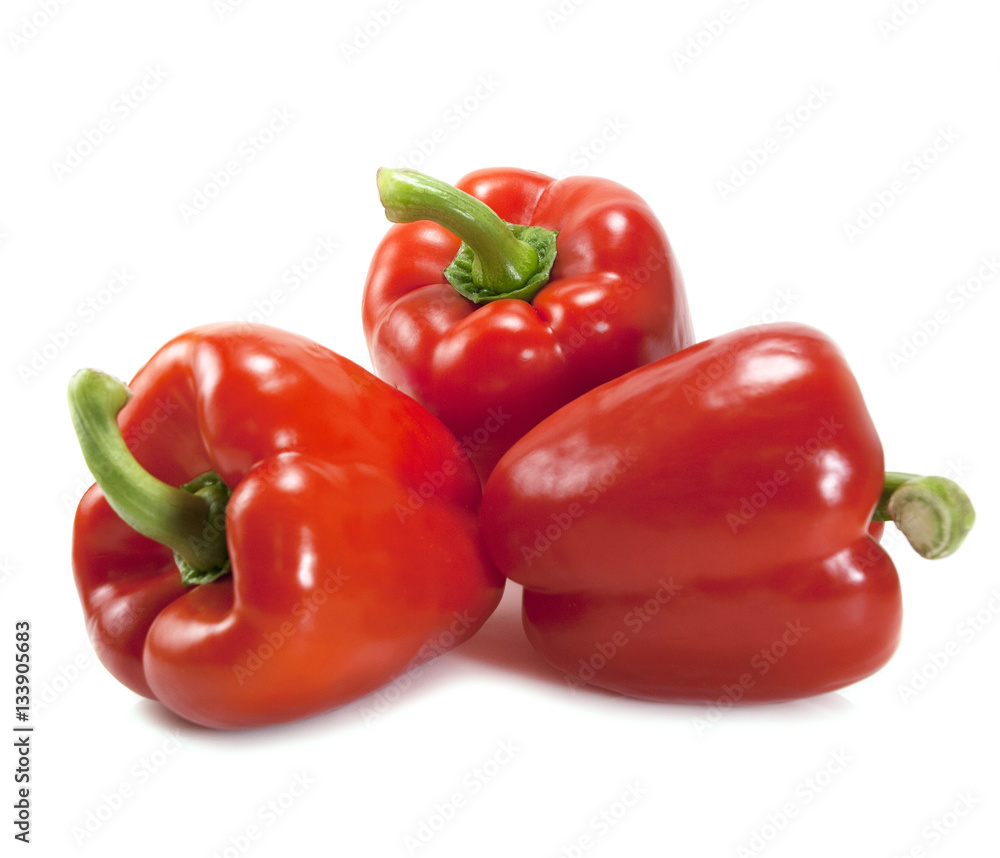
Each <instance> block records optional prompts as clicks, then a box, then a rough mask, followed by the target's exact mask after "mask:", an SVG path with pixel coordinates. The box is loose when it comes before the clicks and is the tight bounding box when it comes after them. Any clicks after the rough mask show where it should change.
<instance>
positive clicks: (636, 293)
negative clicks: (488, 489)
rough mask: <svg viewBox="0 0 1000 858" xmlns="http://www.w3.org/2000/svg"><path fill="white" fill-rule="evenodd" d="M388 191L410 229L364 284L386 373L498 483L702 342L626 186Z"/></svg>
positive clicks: (535, 176) (413, 180) (411, 186)
mask: <svg viewBox="0 0 1000 858" xmlns="http://www.w3.org/2000/svg"><path fill="white" fill-rule="evenodd" d="M378 187H379V193H380V196H381V200H382V203H383V205H384V206H385V210H386V216H387V217H388V218H389V220H391V221H395V222H396V223H397V224H398V225H397V226H394V227H392V228H390V230H389V232H388V234H387V235H386V236H385V238H384V239H383V240H382V242H381V244H379V246H378V249H377V250H376V252H375V256H374V259H373V260H372V263H371V267H370V269H369V272H368V278H367V282H366V284H365V291H364V304H363V321H364V330H365V337H366V339H367V342H368V350H369V352H370V354H371V358H372V363H373V365H374V367H375V371H376V372H377V373H378V375H379V376H381V377H382V378H384V379H385V380H386V381H388V382H390V383H391V384H393V385H394V386H396V387H398V388H399V389H400V390H403V391H405V392H406V393H408V394H410V395H411V396H413V397H414V398H415V399H417V401H419V402H421V403H423V404H424V405H425V406H426V407H427V408H428V409H429V410H430V411H431V412H432V413H434V414H435V415H436V416H437V417H439V418H440V419H441V421H442V422H443V423H444V424H445V425H446V426H448V428H450V429H451V430H452V432H454V433H455V435H456V436H458V437H459V439H461V444H462V449H463V450H464V451H465V452H466V454H467V455H468V456H469V457H470V458H471V459H472V461H473V463H474V464H475V466H476V468H477V469H478V471H479V473H480V475H481V476H482V478H483V479H484V480H485V478H486V476H487V475H488V474H489V472H490V471H491V470H492V468H493V466H494V464H495V463H496V462H497V460H498V459H499V458H500V456H501V455H502V454H503V452H504V451H505V450H507V448H508V447H509V446H510V445H511V444H512V443H513V442H514V441H516V440H517V439H518V438H520V437H521V436H522V435H523V434H524V433H525V432H526V431H527V430H528V429H530V428H531V427H532V426H534V425H535V424H536V423H538V421H540V420H541V419H542V418H543V417H546V416H547V415H549V414H551V413H552V412H553V411H555V410H556V409H557V408H558V407H559V406H561V405H565V404H566V403H567V402H569V401H571V400H572V399H575V398H576V397H577V396H579V395H580V394H581V393H584V392H585V391H587V390H590V389H591V388H593V387H596V386H597V385H598V384H602V383H603V382H605V381H609V380H610V379H612V378H615V377H617V376H619V375H621V374H623V373H625V372H628V371H629V370H631V369H634V368H636V367H638V366H642V365H643V364H646V363H649V362H650V361H653V360H656V359H657V358H661V357H663V356H665V355H668V354H671V353H673V352H675V351H677V350H678V349H681V348H683V347H685V346H687V345H690V344H691V343H692V342H694V336H693V333H692V327H691V320H690V316H689V313H688V306H687V299H686V296H685V294H684V288H683V284H682V282H681V276H680V272H679V271H678V268H677V265H676V263H675V261H674V256H673V253H672V251H671V249H670V245H669V243H668V241H667V236H666V235H665V233H664V231H663V228H662V227H661V226H660V224H659V222H658V221H657V219H656V217H655V216H654V214H653V212H652V211H651V210H650V208H649V206H647V205H646V203H644V202H643V201H642V200H641V199H640V198H639V197H638V196H637V195H636V194H635V193H633V192H632V191H630V190H628V189H626V188H624V187H622V186H621V185H618V184H616V183H614V182H611V181H608V180H606V179H597V178H590V177H581V176H576V177H570V178H566V179H562V180H559V181H556V180H555V179H552V178H549V177H548V176H543V175H541V174H540V173H533V172H528V171H526V170H516V169H493V170H480V171H477V172H474V173H470V174H469V175H468V176H466V177H465V178H464V179H462V181H460V182H459V183H458V188H457V189H456V188H454V187H452V186H450V185H447V184H445V183H443V182H439V181H437V180H435V179H431V178H430V177H429V176H424V175H423V174H421V173H418V172H416V171H413V170H387V169H382V170H380V171H379V173H378Z"/></svg>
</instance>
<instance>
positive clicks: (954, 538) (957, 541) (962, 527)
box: [872, 471, 976, 560]
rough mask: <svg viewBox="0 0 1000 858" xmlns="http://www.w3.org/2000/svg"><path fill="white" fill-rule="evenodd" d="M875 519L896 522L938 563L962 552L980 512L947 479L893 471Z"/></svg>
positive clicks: (923, 553) (920, 551)
mask: <svg viewBox="0 0 1000 858" xmlns="http://www.w3.org/2000/svg"><path fill="white" fill-rule="evenodd" d="M872 518H873V519H874V520H875V521H891V522H893V523H894V524H895V525H896V527H898V528H899V529H900V531H902V533H903V535H904V536H905V537H906V538H907V540H908V541H909V543H910V545H912V546H913V549H914V550H915V551H916V552H917V554H919V555H920V556H921V557H926V558H927V559H928V560H935V559H938V558H941V557H947V556H948V555H949V554H954V553H955V551H957V550H958V547H959V546H960V545H961V544H962V542H963V541H964V540H965V537H966V536H967V535H968V533H969V531H970V530H971V529H972V525H973V524H974V523H975V521H976V511H975V509H973V507H972V501H971V500H969V496H968V495H967V494H966V493H965V492H964V491H963V490H962V488H961V487H960V486H959V485H958V484H957V483H955V482H953V481H952V480H949V479H948V478H947V477H922V476H919V475H917V474H903V473H896V472H891V471H890V472H887V473H886V475H885V483H884V485H883V487H882V496H881V497H880V498H879V502H878V505H877V506H876V507H875V512H874V514H873V515H872Z"/></svg>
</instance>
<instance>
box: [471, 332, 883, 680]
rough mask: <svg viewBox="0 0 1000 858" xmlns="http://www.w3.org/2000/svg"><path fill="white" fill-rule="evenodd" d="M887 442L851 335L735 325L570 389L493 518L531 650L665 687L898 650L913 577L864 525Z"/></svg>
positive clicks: (849, 668)
mask: <svg viewBox="0 0 1000 858" xmlns="http://www.w3.org/2000/svg"><path fill="white" fill-rule="evenodd" d="M884 477H885V474H884V465H883V456H882V446H881V443H880V441H879V438H878V435H877V434H876V431H875V427H874V426H873V425H872V421H871V419H870V417H869V415H868V412H867V410H866V408H865V404H864V402H863V400H862V396H861V393H860V391H859V388H858V385H857V383H856V381H855V379H854V377H853V376H852V374H851V372H850V370H849V369H848V367H847V365H846V364H845V362H844V359H843V357H842V355H841V354H840V352H839V350H838V349H837V348H836V346H835V345H834V344H833V343H832V342H830V340H829V339H827V338H826V337H825V336H824V335H822V334H820V333H819V332H817V331H815V330H812V329H810V328H806V327H804V326H799V325H772V326H763V327H760V328H755V329H750V330H747V331H738V332H735V333H732V334H729V335H726V336H721V337H718V338H716V339H713V340H708V341H706V342H703V343H699V344H698V345H696V346H693V347H691V348H689V349H686V350H685V351H683V352H680V353H678V354H675V355H673V356H671V357H668V358H665V359H663V360H660V361H658V362H656V363H654V364H651V365H649V366H646V367H643V368H641V369H637V370H635V371H634V372H632V373H629V374H628V375H626V376H623V377H621V378H619V379H617V380H615V381H612V382H609V383H608V384H605V385H603V386H602V387H599V388H597V389H596V390H593V391H591V392H590V393H587V394H585V395H584V396H582V397H581V398H579V399H577V400H576V401H574V402H572V403H570V404H569V405H567V406H566V407H564V408H562V409H561V410H560V411H558V412H557V413H555V414H554V415H552V416H551V417H550V418H548V419H547V420H545V421H544V422H542V423H541V424H540V425H539V426H537V427H536V428H535V429H534V430H532V431H531V432H530V433H529V434H528V435H527V436H525V437H524V438H523V439H521V441H519V442H518V443H517V444H515V445H514V446H513V447H512V449H511V450H510V451H509V452H508V453H507V454H506V456H504V458H503V459H502V460H501V461H500V463H499V464H498V466H497V468H496V469H495V471H494V472H493V475H492V476H491V477H490V479H489V482H488V483H487V485H486V489H485V493H484V500H483V513H482V515H483V522H484V535H485V537H486V540H487V545H488V547H489V549H490V552H491V554H492V556H493V558H494V559H495V560H496V562H497V564H498V566H499V567H500V569H501V571H503V572H504V573H505V574H507V575H508V576H509V577H510V578H511V579H512V580H514V581H517V582H519V583H521V584H523V585H524V599H523V620H524V626H525V629H526V631H527V634H528V637H529V638H530V640H531V642H532V644H533V645H534V646H535V648H536V649H537V650H538V651H539V652H540V653H541V654H542V655H543V656H544V657H545V658H546V659H547V660H548V661H549V662H551V663H552V664H553V665H555V666H556V667H558V668H559V669H561V670H562V671H564V672H565V673H566V674H567V680H568V681H569V682H570V684H584V683H589V684H593V685H597V686H601V687H603V688H608V689H611V690H614V691H617V692H620V693H622V694H626V695H630V696H634V697H640V698H651V699H678V700H717V699H720V698H723V697H726V698H728V699H729V700H736V699H745V700H754V699H756V700H773V699H786V698H796V697H802V696H806V695H812V694H819V693H822V692H826V691H831V690H834V689H837V688H840V687H842V686H845V685H847V684H849V683H852V682H854V681H856V680H859V679H861V678H862V677H865V676H867V675H869V674H871V673H873V672H874V671H876V670H877V669H878V668H880V667H881V666H882V665H883V664H885V663H886V661H887V660H888V659H889V658H890V656H891V655H892V654H893V652H894V651H895V649H896V646H897V643H898V640H899V634H900V625H901V597H900V584H899V580H898V577H897V574H896V570H895V568H894V566H893V563H892V561H891V559H890V558H889V556H888V555H887V554H886V552H885V551H884V550H883V549H882V547H881V546H879V545H878V543H877V542H876V541H875V540H874V539H872V538H870V536H869V533H868V531H867V528H868V526H869V520H870V518H871V516H872V512H873V510H874V508H875V506H876V504H877V503H878V502H879V499H880V493H881V492H882V489H883V480H884Z"/></svg>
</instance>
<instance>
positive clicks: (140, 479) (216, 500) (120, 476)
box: [68, 369, 228, 574]
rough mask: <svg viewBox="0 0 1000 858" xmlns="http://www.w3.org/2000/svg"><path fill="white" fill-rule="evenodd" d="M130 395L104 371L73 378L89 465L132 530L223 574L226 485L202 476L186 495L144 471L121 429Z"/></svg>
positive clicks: (75, 415)
mask: <svg viewBox="0 0 1000 858" xmlns="http://www.w3.org/2000/svg"><path fill="white" fill-rule="evenodd" d="M131 397H132V392H131V391H130V390H129V389H128V388H127V387H126V386H125V385H124V384H122V383H121V382H120V381H118V380H117V379H115V378H112V377H111V376H110V375H107V374H105V373H103V372H98V371H96V370H92V369H84V370H81V371H80V372H78V373H76V375H74V376H73V378H72V379H70V383H69V395H68V398H69V406H70V414H71V417H72V419H73V428H74V429H75V430H76V436H77V438H78V440H79V442H80V449H81V450H82V452H83V458H84V460H85V461H86V463H87V467H88V468H89V469H90V472H91V474H93V476H94V479H95V480H96V481H97V484H98V485H99V486H100V487H101V490H102V491H103V492H104V496H105V497H106V498H107V501H108V503H109V504H110V506H111V508H112V509H113V510H114V511H115V512H116V513H117V514H118V516H119V517H120V518H121V519H122V521H124V522H125V523H126V524H127V525H128V526H129V527H131V528H133V529H134V530H136V531H138V532H139V533H141V534H143V535H144V536H148V537H149V538H150V539H154V540H156V541H157V542H159V543H161V544H162V545H165V546H167V547H168V548H172V549H173V550H174V553H175V555H176V556H177V558H178V563H179V565H180V564H181V563H182V562H183V563H184V564H187V566H188V567H190V570H194V571H195V572H202V573H204V572H207V571H210V570H218V571H219V574H223V570H225V571H228V553H227V549H226V539H225V527H224V522H225V516H224V510H225V503H226V501H228V490H226V489H225V488H224V486H223V487H222V489H221V490H220V487H219V486H220V484H221V480H219V479H218V477H215V480H214V481H213V480H211V479H208V480H206V479H205V478H204V477H202V478H199V480H196V481H195V483H192V484H189V487H190V490H187V491H186V490H185V489H184V488H176V487H174V486H171V485H168V484H167V483H164V482H162V481H161V480H158V479H157V478H156V477H154V476H153V475H152V474H150V473H149V472H148V471H147V470H145V469H144V468H143V467H142V465H140V464H139V462H138V461H136V459H135V457H134V456H133V455H132V452H131V451H130V450H129V449H128V445H127V444H126V443H125V439H124V438H123V437H122V433H121V429H120V428H119V427H118V421H117V417H118V413H119V412H120V411H121V410H122V408H124V407H125V403H127V402H128V401H129V399H131ZM220 525H221V526H220Z"/></svg>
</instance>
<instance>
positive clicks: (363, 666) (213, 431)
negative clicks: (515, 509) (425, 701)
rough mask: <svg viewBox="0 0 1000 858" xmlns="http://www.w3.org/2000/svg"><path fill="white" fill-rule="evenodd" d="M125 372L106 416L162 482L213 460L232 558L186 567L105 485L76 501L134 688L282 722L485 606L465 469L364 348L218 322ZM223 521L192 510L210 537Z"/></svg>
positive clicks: (413, 653) (99, 625) (93, 603)
mask: <svg viewBox="0 0 1000 858" xmlns="http://www.w3.org/2000/svg"><path fill="white" fill-rule="evenodd" d="M130 389H131V391H132V396H131V399H129V400H128V402H127V404H126V405H125V406H124V408H123V409H122V410H121V412H120V414H119V416H118V426H119V427H120V430H121V434H122V437H123V438H124V440H125V443H126V444H127V445H128V448H129V450H130V451H131V453H132V454H133V455H134V457H135V459H136V460H137V461H138V463H139V465H141V466H142V468H144V469H145V470H146V471H147V472H149V473H150V474H151V475H152V476H153V477H155V478H158V479H159V480H161V481H163V482H164V483H166V484H169V485H170V486H179V485H181V484H183V483H185V482H187V481H190V480H192V479H194V478H195V477H198V476H199V475H201V474H203V473H205V472H208V471H215V472H216V473H217V474H218V475H219V476H220V477H221V478H222V480H223V481H224V482H225V484H226V486H228V488H229V489H231V491H232V495H231V497H230V498H229V500H228V505H227V506H226V507H225V511H224V538H225V546H226V547H227V548H228V559H229V561H230V563H231V570H232V571H231V574H229V575H224V576H223V577H220V578H218V579H217V580H215V581H213V582H211V583H204V584H198V585H193V586H185V585H183V584H182V583H181V579H180V576H179V572H178V566H177V563H175V559H174V555H173V554H172V552H171V550H170V549H169V548H167V547H165V546H164V545H161V544H160V543H159V542H156V541H154V540H152V539H150V538H148V537H147V536H144V535H142V534H140V533H138V532H136V531H135V530H134V529H132V528H131V527H130V526H129V525H127V524H126V523H125V522H124V521H123V520H122V519H121V518H120V517H119V515H118V514H116V512H115V511H114V510H113V509H112V507H111V506H110V505H109V502H108V500H107V498H106V496H105V493H104V492H103V491H102V489H101V488H100V487H98V486H97V485H95V486H93V487H91V488H90V489H89V490H88V491H87V492H86V494H85V495H84V497H83V499H82V500H81V502H80V505H79V509H78V511H77V514H76V519H75V524H74V531H73V569H74V574H75V578H76V584H77V588H78V591H79V595H80V599H81V601H82V604H83V609H84V613H85V616H86V619H87V627H88V630H89V633H90V636H91V638H92V640H93V643H94V646H95V648H96V650H97V653H98V655H99V657H100V659H101V661H102V662H103V663H104V665H105V666H106V667H107V668H108V670H109V671H110V672H111V673H112V674H114V676H115V677H117V678H118V679H119V680H120V681H121V682H123V683H124V684H125V685H127V686H128V687H129V688H131V689H132V690H134V691H135V692H137V693H138V694H142V695H144V696H146V697H151V698H154V699H157V700H159V701H161V702H162V703H163V704H164V705H165V706H167V707H168V708H169V709H171V710H173V711H174V712H176V713H177V714H178V715H180V716H182V717H184V718H186V719H188V720H190V721H193V722H196V723H199V724H203V725H207V726H210V727H216V728H242V727H255V726H260V725H265V724H274V723H280V722H284V721H289V720H292V719H296V718H300V717H303V716H307V715H311V714H313V713H316V712H321V711H323V710H326V709H329V708H331V707H334V706H337V705H340V704H343V703H346V702H348V701H350V700H353V699H355V698H358V697H360V696H362V695H365V694H367V693H369V692H371V691H373V690H375V689H377V688H378V687H379V686H381V685H383V684H385V683H386V682H388V681H390V680H391V679H392V678H393V677H394V676H396V675H398V674H400V673H401V672H403V671H405V670H407V669H409V668H411V667H413V666H415V665H416V664H419V663H420V662H422V661H426V660H428V659H430V658H433V657H434V656H436V655H439V654H440V653H442V652H444V651H445V650H447V649H449V648H451V647H453V646H455V645H456V644H457V643H459V642H461V641H462V640H464V639H466V638H468V637H469V636H470V635H471V634H473V633H474V632H475V631H476V629H477V628H478V627H479V626H480V625H481V624H482V623H483V622H484V621H485V620H486V618H487V617H488V616H489V614H490V613H491V612H492V611H493V609H494V608H495V607H496V605H497V603H498V601H499V598H500V595H501V592H502V588H503V579H502V577H501V576H499V574H498V573H497V572H496V570H495V568H494V567H493V565H492V564H491V562H490V561H489V559H488V557H487V555H486V552H485V549H484V548H483V545H482V540H481V536H480V533H479V525H478V518H477V513H478V507H479V502H480V486H479V482H478V479H477V477H476V474H475V472H474V470H473V469H472V467H471V466H470V465H469V463H468V462H467V461H465V460H463V458H462V457H461V456H460V455H458V454H457V453H456V440H455V439H454V438H453V437H452V436H451V434H450V433H449V432H448V431H447V430H446V429H445V427H444V426H442V425H441V424H440V423H439V422H438V421H437V420H436V419H434V418H433V417H431V415H429V414H427V412H426V411H425V410H424V409H423V408H421V407H420V406H419V405H418V404H417V403H415V402H413V401H412V400H411V399H409V398H408V397H406V396H404V395H403V394H401V393H399V392H398V391H396V390H393V389H392V388H390V387H389V386H388V385H386V384H384V383H383V382H381V381H379V380H378V379H377V378H375V377H374V376H372V375H371V374H370V373H368V372H367V371H365V370H364V369H362V368H361V367H358V366H356V365H355V364H353V363H351V362H350V361H348V360H347V359H345V358H343V357H340V356H338V355H336V354H334V353H333V352H331V351H328V350H326V349H324V348H321V347H319V346H317V345H315V344H314V343H312V342H310V341H309V340H306V339H304V338H302V337H298V336H295V335H293V334H290V333H285V332H281V331H278V330H275V329H273V328H268V327H265V326H255V325H245V324H244V325H225V324H223V325H214V326H208V327H203V328H198V329H195V330H192V331H189V332H187V333H185V334H182V335H181V336H179V337H177V338H176V339H174V340H173V341H171V342H170V343H168V344H167V345H166V346H164V347H163V348H162V349H161V350H159V351H158V352H157V353H156V354H155V356H154V357H153V358H152V359H151V360H150V361H149V362H148V363H147V364H146V365H145V366H144V367H143V368H142V369H141V370H140V371H139V373H138V374H137V375H136V376H135V378H134V379H133V380H132V382H131V384H130ZM88 461H89V460H88ZM428 474H432V475H435V480H434V482H433V483H429V482H428V480H429V477H428ZM98 479H100V478H98ZM425 484H426V485H432V486H433V491H425V490H424V489H425ZM222 524H223V520H222V519H220V520H208V521H206V522H205V531H204V535H205V538H206V539H210V538H211V537H212V534H213V533H217V532H218V531H219V529H220V527H221V526H222Z"/></svg>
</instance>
